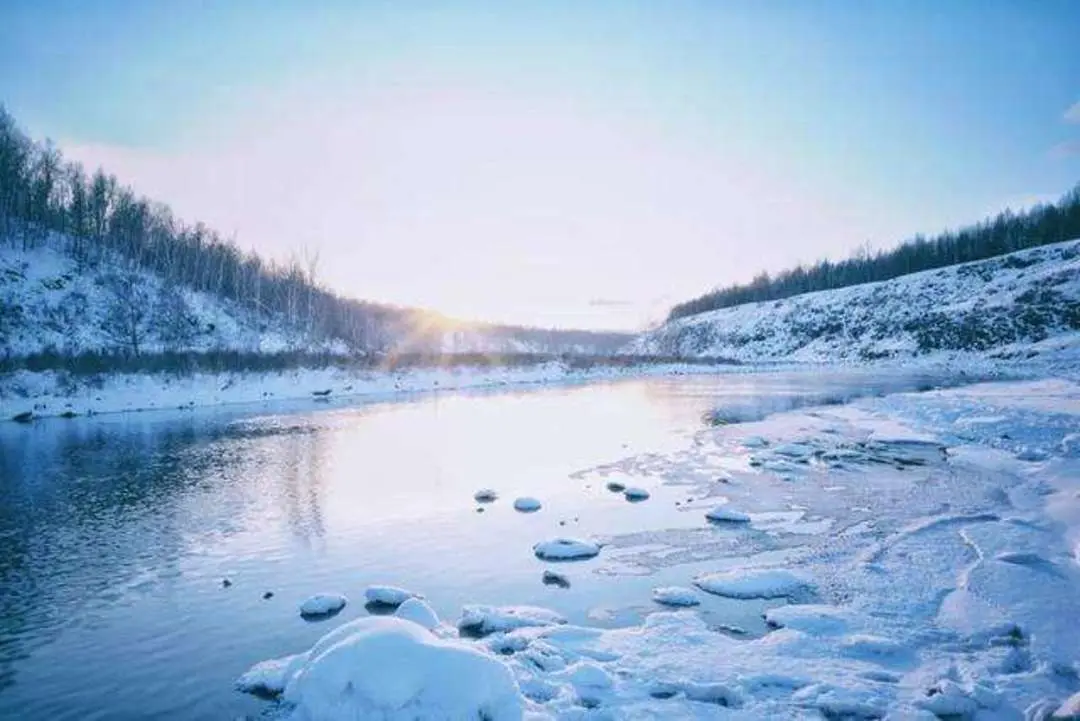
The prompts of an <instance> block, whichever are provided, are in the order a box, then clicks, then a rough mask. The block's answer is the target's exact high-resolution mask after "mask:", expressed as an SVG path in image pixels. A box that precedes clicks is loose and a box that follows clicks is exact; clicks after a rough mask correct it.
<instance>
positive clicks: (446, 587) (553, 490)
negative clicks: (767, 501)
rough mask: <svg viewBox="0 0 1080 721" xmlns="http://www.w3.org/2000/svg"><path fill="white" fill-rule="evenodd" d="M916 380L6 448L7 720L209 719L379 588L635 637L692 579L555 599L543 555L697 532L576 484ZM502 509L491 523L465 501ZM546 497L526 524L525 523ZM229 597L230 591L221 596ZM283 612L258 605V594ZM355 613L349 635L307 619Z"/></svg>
mask: <svg viewBox="0 0 1080 721" xmlns="http://www.w3.org/2000/svg"><path fill="white" fill-rule="evenodd" d="M927 383H928V379H926V378H923V377H915V376H911V375H907V374H902V373H894V374H889V375H883V374H880V373H878V374H869V373H865V372H863V373H855V372H846V373H841V374H837V373H833V374H828V375H823V374H821V373H802V374H793V373H771V374H760V375H753V374H742V373H738V374H722V375H716V376H686V377H681V378H664V379H660V378H656V379H647V380H637V381H624V382H618V383H608V384H594V385H588V386H578V387H561V388H547V389H541V390H530V391H528V392H505V391H503V392H501V393H497V394H495V393H465V394H447V395H431V396H423V397H417V398H413V399H411V400H408V401H399V402H393V403H378V404H367V405H333V404H331V405H315V404H289V405H264V406H242V407H234V408H228V409H218V410H205V411H194V412H158V413H143V414H127V415H116V416H100V417H95V418H81V419H74V420H61V419H56V420H49V421H42V422H38V423H36V424H34V425H32V426H19V425H16V424H4V425H3V426H2V427H0V717H2V718H20V719H136V718H138V719H147V718H177V719H203V718H206V719H215V718H236V717H238V716H241V717H242V716H245V715H250V716H255V715H258V714H260V713H261V712H263V711H264V710H265V709H266V703H265V702H263V701H259V700H257V699H254V698H251V697H248V696H245V695H242V694H240V693H237V692H236V691H234V690H233V688H232V683H233V680H234V679H235V678H236V677H237V676H238V675H239V674H240V673H242V672H243V671H244V670H246V669H247V668H248V667H249V666H250V665H251V664H252V663H254V662H256V661H259V660H262V659H264V658H269V657H273V656H280V655H283V654H286V653H293V652H297V651H300V650H303V649H304V648H306V647H308V646H309V645H310V644H311V643H312V642H314V640H315V639H317V638H318V637H319V636H320V635H322V634H323V633H325V632H326V631H327V630H328V629H329V628H331V627H333V625H336V624H337V623H340V622H341V621H342V620H347V619H350V618H354V617H356V616H359V615H363V614H365V613H366V611H365V609H364V607H363V605H362V603H361V599H362V597H363V590H364V588H365V587H366V586H367V585H368V584H371V583H391V584H395V585H400V586H404V587H407V588H410V589H413V590H416V591H419V592H422V593H424V594H425V595H426V596H427V598H428V600H429V601H430V602H431V604H432V605H433V606H434V608H435V609H436V610H437V611H438V612H439V614H440V616H442V617H443V618H446V619H449V620H453V619H455V618H456V617H457V615H458V614H459V612H460V608H461V606H462V604H465V603H471V602H481V603H492V604H511V603H513V604H537V605H542V606H547V607H550V608H554V609H557V610H559V611H561V612H563V613H564V614H565V615H566V616H567V617H568V618H570V619H571V620H572V621H574V622H577V623H588V624H596V625H617V624H625V623H634V622H637V621H639V620H640V618H641V617H642V616H643V615H644V614H646V613H648V612H651V611H652V610H655V608H654V607H653V606H652V605H651V603H650V602H649V592H650V589H651V588H652V587H653V586H655V585H661V584H667V583H674V582H680V583H684V582H685V579H686V578H687V577H688V574H689V573H690V572H692V571H693V570H694V569H693V567H692V566H690V565H682V566H679V567H677V568H675V569H674V570H672V569H671V568H667V569H650V568H621V567H620V566H619V562H618V550H617V549H613V550H612V551H611V553H605V554H602V556H601V558H599V559H595V560H593V561H588V562H583V563H575V564H560V565H559V566H558V569H557V570H559V571H562V572H564V573H566V575H567V576H568V577H569V578H570V580H571V587H570V588H569V589H562V588H557V587H553V586H545V585H543V584H542V583H541V582H540V578H541V573H542V571H543V569H544V568H545V567H546V566H545V564H543V563H541V562H540V561H538V560H537V559H535V558H534V557H533V555H532V552H531V546H532V544H533V543H535V542H537V541H539V540H542V539H545V538H550V537H554V536H558V535H579V536H600V537H611V536H615V535H617V534H627V533H633V532H637V531H642V530H648V529H671V528H680V527H688V528H689V527H699V526H701V525H702V519H701V518H700V517H699V515H698V514H687V513H681V512H680V510H679V506H677V505H676V504H675V501H682V502H685V500H686V499H685V496H686V494H687V491H686V490H685V489H683V488H679V487H669V486H660V485H659V484H658V483H655V482H650V479H648V478H636V479H634V478H631V479H621V480H625V481H627V482H630V483H640V484H642V485H646V486H647V487H648V488H649V489H650V490H651V491H652V492H653V497H652V498H651V499H650V500H648V501H646V502H643V503H637V504H630V503H627V502H626V501H624V500H623V498H622V497H621V496H620V495H617V494H613V493H611V492H610V491H607V490H606V489H605V488H604V484H603V483H602V482H597V479H596V477H595V476H590V475H588V474H585V475H582V474H581V473H580V472H581V471H584V470H587V469H590V468H594V467H596V466H599V465H603V464H607V463H611V462H614V461H616V460H619V459H621V458H624V457H627V456H631V455H639V454H646V453H665V452H673V451H677V450H679V449H681V448H684V447H686V446H687V445H688V444H689V443H691V442H692V439H693V436H694V434H695V433H698V432H700V431H701V430H702V429H703V428H704V427H705V421H704V420H703V418H704V417H705V415H706V414H707V413H708V412H709V411H713V410H715V409H717V408H720V409H721V414H720V415H721V417H722V418H727V419H728V420H732V419H743V418H753V417H756V416H760V415H761V414H762V413H764V412H772V411H776V410H783V409H785V408H788V407H794V406H798V405H803V404H805V403H807V402H811V401H812V402H821V401H829V402H836V401H838V400H843V399H845V398H848V397H851V396H853V395H860V394H869V393H881V392H886V391H893V390H901V389H905V388H914V387H917V386H923V385H926V384H927ZM483 487H491V488H494V489H497V490H498V492H499V494H500V499H499V500H498V501H497V502H496V503H494V504H491V505H489V506H486V507H485V510H484V512H483V513H478V512H477V510H476V509H477V507H478V504H477V503H475V502H474V501H473V500H472V495H473V493H474V492H475V491H476V490H477V489H479V488H483ZM517 495H530V496H536V497H538V498H540V499H541V500H542V501H543V503H544V508H543V509H542V510H541V511H540V512H538V513H534V514H521V513H516V512H515V511H513V509H512V508H511V507H510V504H511V502H512V500H513V498H514V497H515V496H517ZM225 578H228V579H229V580H230V581H231V584H232V585H231V586H229V587H225V586H224V585H223V583H222V581H223V579H225ZM267 591H270V592H272V593H273V597H272V598H270V599H264V598H263V595H264V593H265V592H267ZM319 591H335V592H340V593H344V594H346V595H347V596H348V597H349V598H350V599H351V603H350V605H349V606H348V607H347V608H346V609H345V611H344V612H343V613H342V614H341V615H339V616H338V617H337V618H336V619H333V620H329V621H325V622H322V623H309V622H306V621H304V620H302V619H301V618H300V617H299V615H298V612H297V607H298V605H299V604H300V602H301V601H302V600H303V599H304V598H306V597H307V596H309V595H311V594H313V593H316V592H319ZM760 610H761V609H760V607H759V606H754V605H753V604H750V605H748V604H746V603H736V602H732V601H726V600H724V599H719V598H716V599H712V598H710V599H707V601H706V603H705V604H704V605H703V608H702V610H701V612H702V613H704V614H705V615H706V616H707V618H708V619H709V620H710V621H711V622H714V623H715V624H716V625H717V626H726V625H733V626H740V627H742V628H744V629H746V630H748V631H750V632H751V633H753V632H757V631H758V630H759V629H758V628H756V626H755V624H759V618H758V615H759V613H760Z"/></svg>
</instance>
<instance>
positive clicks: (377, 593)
mask: <svg viewBox="0 0 1080 721" xmlns="http://www.w3.org/2000/svg"><path fill="white" fill-rule="evenodd" d="M416 596H417V594H415V593H413V592H412V591H406V590H405V589H404V588H398V587H397V586H368V588H367V590H366V591H364V598H366V599H367V602H368V603H374V604H378V605H380V606H400V605H401V604H403V603H405V602H406V601H408V600H409V599H410V598H415V597H416Z"/></svg>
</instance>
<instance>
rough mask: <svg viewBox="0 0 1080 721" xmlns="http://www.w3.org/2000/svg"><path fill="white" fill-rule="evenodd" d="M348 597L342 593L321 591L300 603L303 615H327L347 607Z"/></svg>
mask: <svg viewBox="0 0 1080 721" xmlns="http://www.w3.org/2000/svg"><path fill="white" fill-rule="evenodd" d="M346 603H348V599H347V598H345V597H344V596H342V595H341V594H340V593H319V594H316V595H314V596H312V597H311V598H309V599H307V600H306V601H304V602H303V603H302V604H300V615H301V616H327V615H329V614H332V613H337V612H338V611H340V610H341V609H343V608H345V604H346Z"/></svg>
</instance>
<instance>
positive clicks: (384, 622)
mask: <svg viewBox="0 0 1080 721" xmlns="http://www.w3.org/2000/svg"><path fill="white" fill-rule="evenodd" d="M305 656H306V658H305V660H304V662H303V663H301V664H299V665H298V667H297V668H295V669H294V671H293V672H292V673H291V675H290V677H289V678H288V682H287V684H286V686H285V692H284V699H285V701H286V702H287V703H289V704H290V705H291V706H292V707H293V711H292V716H291V718H293V719H296V720H297V721H341V720H342V719H358V720H359V719H383V720H385V721H415V720H416V719H433V720H435V719H442V720H445V721H451V720H456V719H489V720H490V721H518V720H519V719H521V718H522V717H523V713H524V707H525V700H524V698H523V697H522V695H521V692H520V691H519V690H518V685H517V683H516V681H515V680H514V676H513V674H512V673H511V671H510V669H509V668H507V666H506V665H505V664H503V663H502V662H501V661H499V660H498V659H496V658H494V657H492V656H489V655H488V654H486V653H483V652H482V651H480V650H479V649H477V648H476V647H475V646H472V645H469V644H466V643H464V642H459V641H456V640H448V639H440V638H437V637H436V636H434V635H433V634H431V633H430V632H429V631H427V630H425V629H423V628H422V627H420V626H419V625H417V624H415V623H411V622H409V621H405V620H402V619H400V618H394V617H392V616H381V617H376V616H369V617H365V618H360V619H357V620H356V621H353V622H351V623H348V624H345V625H344V626H342V627H340V628H338V629H335V630H334V631H332V632H330V633H329V634H327V635H326V636H324V637H323V638H322V639H320V640H319V642H318V643H316V644H315V646H314V647H312V649H311V651H309V652H308V653H307V654H305ZM249 673H250V672H249Z"/></svg>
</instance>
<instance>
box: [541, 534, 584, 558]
mask: <svg viewBox="0 0 1080 721" xmlns="http://www.w3.org/2000/svg"><path fill="white" fill-rule="evenodd" d="M533 553H535V554H536V557H537V558H539V559H541V560H543V561H575V560H581V559H585V558H592V557H594V556H597V555H599V554H600V544H598V543H594V542H593V541H585V540H582V539H579V538H554V539H552V540H550V541H541V542H540V543H537V544H536V545H535V546H533Z"/></svg>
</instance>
